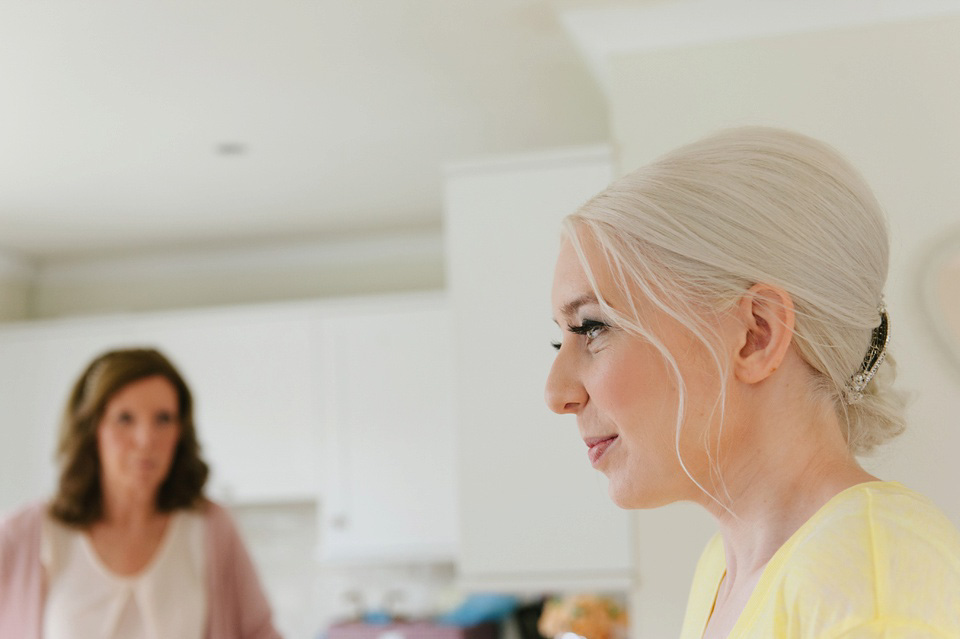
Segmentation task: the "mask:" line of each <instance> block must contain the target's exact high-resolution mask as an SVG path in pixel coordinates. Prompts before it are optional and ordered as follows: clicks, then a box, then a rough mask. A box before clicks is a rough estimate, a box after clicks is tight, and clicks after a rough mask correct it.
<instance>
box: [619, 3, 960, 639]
mask: <svg viewBox="0 0 960 639" xmlns="http://www.w3.org/2000/svg"><path fill="white" fill-rule="evenodd" d="M958 61H960V18H956V17H954V18H938V19H933V20H929V19H928V20H920V21H912V22H904V23H900V24H885V25H879V26H861V27H857V28H853V29H846V30H833V31H827V32H820V33H801V34H793V35H781V36H777V37H771V38H763V39H760V38H756V39H752V40H749V41H739V42H720V43H712V44H703V45H688V46H684V47H682V48H674V49H670V50H660V51H647V52H643V53H637V54H633V55H621V56H619V57H617V58H615V59H614V60H613V61H612V63H611V67H610V79H611V84H610V98H611V111H612V113H611V115H612V123H613V130H614V138H615V141H616V143H617V145H618V146H619V148H620V151H621V154H622V155H621V159H622V164H621V168H622V170H623V171H624V172H625V171H627V170H629V169H632V168H634V167H636V166H639V165H640V164H643V163H645V162H647V161H649V160H651V159H653V158H655V157H656V156H658V155H659V154H661V153H663V152H665V151H667V150H669V149H671V148H673V147H675V146H678V145H679V144H681V143H684V142H688V141H692V140H694V139H697V138H699V137H701V136H703V135H706V134H708V133H710V132H712V131H715V130H717V129H719V128H723V127H727V126H733V125H743V124H768V125H776V126H784V127H789V128H792V129H795V130H799V131H801V132H803V133H807V134H810V135H813V136H815V137H818V138H821V139H823V140H826V141H828V142H829V143H831V144H833V145H834V146H836V147H837V148H838V149H840V150H841V151H842V152H843V153H844V154H845V155H847V156H848V157H849V158H850V159H851V160H852V161H853V163H854V164H855V165H856V166H858V167H859V168H860V169H861V170H862V172H863V173H864V174H865V176H866V178H867V180H868V181H869V182H870V183H871V184H872V185H873V186H874V188H875V190H876V193H877V195H878V197H879V199H880V201H881V202H882V203H883V204H884V205H885V208H886V210H887V212H888V215H889V218H890V226H891V237H892V244H893V247H892V263H891V274H890V279H889V283H888V287H887V294H886V297H887V302H888V306H889V308H890V312H891V322H892V350H893V353H894V354H895V355H896V357H897V358H898V360H899V364H900V385H901V386H902V387H903V388H906V389H911V390H914V391H917V397H916V400H915V402H914V403H913V405H912V407H911V409H910V412H909V429H908V432H907V433H906V434H905V435H903V436H902V437H901V438H899V439H898V440H896V441H895V442H893V443H891V444H890V445H888V446H887V447H886V448H885V449H884V450H883V451H882V452H881V453H880V454H878V455H877V456H876V457H875V458H873V459H869V460H866V463H867V466H868V467H869V468H870V469H872V470H874V471H875V472H876V473H878V474H879V475H880V476H882V477H884V478H889V479H896V480H899V481H902V482H903V483H905V484H906V485H908V486H910V487H912V488H914V489H916V490H919V491H920V492H922V493H925V494H927V495H929V496H930V497H932V498H933V499H934V500H935V501H936V502H937V503H938V504H939V505H940V506H941V507H942V508H943V509H944V510H945V511H946V512H947V514H948V515H949V516H950V517H951V518H952V519H953V520H954V521H955V522H956V523H958V524H960V492H958V491H957V490H956V486H957V485H958V484H960V468H958V465H957V463H956V458H957V451H958V450H960V432H958V430H957V428H956V425H957V417H956V416H957V415H960V376H958V375H957V374H956V371H955V369H954V367H952V366H951V365H950V362H949V361H948V360H947V359H946V355H945V354H944V353H943V352H942V350H941V349H940V348H939V346H938V344H937V342H936V341H935V340H934V338H933V335H932V331H931V328H930V325H929V322H928V318H927V317H925V310H924V308H923V307H922V306H921V304H920V297H919V294H918V291H919V290H920V288H921V286H920V274H919V271H920V269H921V268H922V265H923V264H924V258H925V255H926V252H927V251H928V249H930V247H931V246H933V245H934V244H935V243H936V242H937V241H939V240H940V239H941V238H942V237H943V236H944V235H945V234H947V233H950V232H951V231H952V232H954V233H958V234H960V181H958V180H957V176H958V175H960V115H958V114H960V72H958V68H960V67H958V64H960V62H958ZM958 241H960V240H958ZM638 519H639V522H640V523H639V526H638V530H639V533H638V539H639V544H640V548H639V558H638V561H639V566H638V569H639V573H640V575H641V587H640V591H639V592H638V593H637V601H635V605H634V610H635V611H636V612H637V614H638V618H637V619H636V620H635V625H634V629H635V634H636V636H637V637H668V636H676V634H677V632H678V630H679V624H680V619H681V618H682V615H683V608H684V605H685V601H686V596H687V589H688V587H689V582H690V576H691V575H692V572H693V568H694V565H695V561H696V558H697V555H698V554H699V552H700V550H701V549H702V544H703V543H704V542H705V540H706V539H707V537H708V536H709V534H710V533H711V532H712V530H713V524H712V522H711V521H710V519H709V518H708V517H706V516H705V515H703V514H702V513H700V512H699V511H698V510H697V509H696V508H693V507H686V506H684V505H679V506H675V507H672V508H670V509H666V510H661V511H654V512H644V513H640V514H638Z"/></svg>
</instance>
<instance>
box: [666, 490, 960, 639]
mask: <svg viewBox="0 0 960 639" xmlns="http://www.w3.org/2000/svg"><path fill="white" fill-rule="evenodd" d="M725 571H726V560H725V558H724V551H723V543H722V541H721V539H720V535H719V534H718V535H716V536H715V537H714V538H713V539H711V540H710V543H709V544H707V548H706V550H705V551H704V553H703V556H702V557H701V558H700V562H699V563H698V564H697V571H696V573H695V575H694V579H693V586H692V588H691V590H690V600H689V602H688V604H687V614H686V617H685V619H684V622H683V632H681V633H680V638H681V639H700V638H701V637H702V636H703V631H704V629H705V628H706V625H707V621H708V620H709V618H710V614H711V612H712V611H713V606H714V603H715V602H716V598H717V589H718V588H719V586H720V581H721V579H722V578H723V576H724V573H725ZM772 637H776V638H777V639H868V638H870V639H881V638H882V639H908V638H909V639H914V638H921V637H923V638H926V637H931V638H933V637H936V638H944V639H945V638H947V637H950V638H951V639H957V638H958V637H960V532H958V531H957V529H956V528H955V527H954V526H953V525H952V524H951V523H950V521H949V520H948V519H947V518H946V517H945V516H944V514H943V513H942V512H940V510H939V509H938V508H937V507H936V506H934V505H933V503H932V502H930V500H928V499H927V498H926V497H923V496H922V495H919V494H917V493H915V492H913V491H911V490H908V489H906V488H904V487H903V486H901V485H900V484H899V483H897V482H881V481H874V482H867V483H863V484H858V485H856V486H852V487H850V488H848V489H846V490H844V491H843V492H841V493H839V494H838V495H836V496H834V497H833V498H832V499H831V500H830V501H828V502H827V503H826V504H824V506H823V507H822V508H820V510H818V511H817V512H816V513H815V514H814V515H813V517H811V518H810V519H809V520H808V521H807V522H806V523H805V524H803V525H802V526H801V527H800V528H799V529H798V530H797V531H796V532H795V533H794V534H793V535H792V536H791V537H790V538H789V539H788V540H787V541H786V543H784V544H783V546H781V547H780V549H779V550H777V552H776V553H774V555H773V557H772V558H771V559H770V561H769V563H767V566H766V568H764V570H763V574H762V575H761V576H760V580H759V581H758V582H757V586H756V588H755V589H754V591H753V594H752V595H751V596H750V599H749V600H748V601H747V605H746V607H745V608H744V609H743V613H742V614H741V615H740V618H739V619H738V620H737V623H736V625H735V626H734V628H733V630H732V631H731V632H730V635H729V639H760V638H763V639H771V638H772Z"/></svg>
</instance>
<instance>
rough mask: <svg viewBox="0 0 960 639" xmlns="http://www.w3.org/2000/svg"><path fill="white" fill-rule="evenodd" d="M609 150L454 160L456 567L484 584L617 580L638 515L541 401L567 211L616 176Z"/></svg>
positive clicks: (583, 584)
mask: <svg viewBox="0 0 960 639" xmlns="http://www.w3.org/2000/svg"><path fill="white" fill-rule="evenodd" d="M611 174H612V164H611V159H610V153H609V151H608V150H606V149H591V150H584V151H582V152H581V151H574V152H569V153H555V154H542V155H535V156H525V157H521V158H510V159H507V160H505V161H502V162H488V163H484V164H480V165H474V166H459V167H454V168H451V169H450V171H449V172H448V174H447V179H446V195H445V199H446V201H445V211H444V226H445V233H446V236H445V241H446V251H447V267H448V268H447V282H448V286H449V294H450V296H451V303H452V308H453V313H454V343H455V353H456V358H457V359H456V364H457V370H458V373H459V375H458V385H457V389H456V399H457V403H456V419H457V423H458V425H459V431H458V437H459V444H458V451H459V455H458V464H459V480H460V493H459V494H460V514H461V516H460V530H461V535H460V555H459V570H460V574H461V577H462V578H463V582H464V585H465V586H466V587H472V588H476V589H483V590H487V589H507V590H518V589H521V590H548V591H549V590H557V589H566V588H571V589H585V588H599V589H620V588H624V587H626V586H628V585H629V583H630V580H631V578H632V574H633V553H632V549H631V539H632V534H631V523H630V519H629V517H628V515H627V513H626V512H624V511H622V510H619V509H618V508H617V507H615V506H614V505H613V504H612V503H611V501H610V499H609V497H608V496H607V491H606V479H604V478H603V476H602V475H600V474H598V473H597V472H596V471H594V470H593V469H592V468H591V466H590V464H589V462H588V460H587V453H586V447H585V446H584V444H583V442H582V441H581V439H580V436H579V434H578V432H577V427H576V423H575V420H574V418H572V417H569V416H566V417H560V416H557V415H554V414H552V413H551V412H550V411H549V410H548V409H547V407H546V406H545V404H544V399H543V392H544V383H545V381H546V376H547V372H548V370H549V368H550V364H551V362H552V360H553V356H554V354H555V352H554V350H553V349H552V348H551V346H550V342H551V340H555V339H557V338H558V337H559V329H558V328H557V327H556V326H555V325H554V324H553V322H552V321H551V308H550V289H551V282H552V277H553V266H554V263H555V261H556V256H557V251H558V248H559V240H560V221H561V219H562V218H563V216H564V215H566V214H568V213H571V212H573V211H574V210H575V209H576V208H577V207H578V206H580V205H581V204H582V203H583V202H584V201H586V200H587V199H588V198H589V197H591V196H592V195H594V194H595V193H597V192H598V191H599V190H601V189H602V188H603V187H605V186H606V185H607V183H608V182H609V181H610V179H611Z"/></svg>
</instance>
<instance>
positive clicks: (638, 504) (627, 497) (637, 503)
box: [607, 478, 675, 510]
mask: <svg viewBox="0 0 960 639" xmlns="http://www.w3.org/2000/svg"><path fill="white" fill-rule="evenodd" d="M607 493H608V494H609V495H610V499H611V500H613V503H614V504H616V505H617V506H618V507H620V508H623V509H625V510H645V509H647V508H659V507H660V506H665V505H667V504H669V503H671V502H673V501H675V500H673V499H670V498H669V497H668V496H666V495H664V494H662V492H660V491H656V490H651V488H650V487H640V486H635V485H634V486H624V485H622V484H620V483H619V482H617V481H615V480H614V479H613V478H611V479H610V483H609V484H608V485H607Z"/></svg>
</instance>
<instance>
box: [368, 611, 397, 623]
mask: <svg viewBox="0 0 960 639" xmlns="http://www.w3.org/2000/svg"><path fill="white" fill-rule="evenodd" d="M363 622H364V623H372V624H388V623H391V622H393V617H391V616H390V613H388V612H384V611H382V610H372V611H370V612H366V613H364V614H363Z"/></svg>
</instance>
